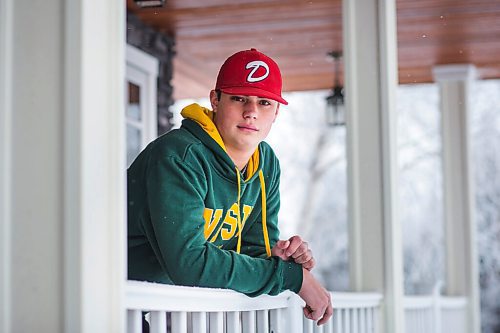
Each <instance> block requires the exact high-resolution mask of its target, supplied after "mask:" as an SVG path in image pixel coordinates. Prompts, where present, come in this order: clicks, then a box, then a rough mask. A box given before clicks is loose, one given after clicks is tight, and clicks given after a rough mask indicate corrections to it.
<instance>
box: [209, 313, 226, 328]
mask: <svg viewBox="0 0 500 333" xmlns="http://www.w3.org/2000/svg"><path fill="white" fill-rule="evenodd" d="M209 318H210V319H209V322H210V330H209V332H210V333H224V316H223V313H222V312H211V313H210V314H209Z"/></svg>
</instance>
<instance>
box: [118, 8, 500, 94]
mask: <svg viewBox="0 0 500 333" xmlns="http://www.w3.org/2000/svg"><path fill="white" fill-rule="evenodd" d="M126 1H127V9H128V10H129V11H130V12H132V13H135V14H136V15H137V16H138V17H139V18H140V19H141V20H142V21H143V22H145V23H146V24H148V25H150V26H152V27H153V28H154V29H156V30H158V31H160V32H162V33H165V34H169V35H172V36H175V40H176V53H177V55H176V59H177V60H176V62H175V64H178V65H176V66H175V68H174V87H175V91H174V98H175V99H180V98H187V97H205V96H206V95H207V92H208V91H209V90H210V89H211V88H212V86H213V84H214V83H213V81H215V77H216V75H217V71H218V69H219V67H220V65H221V63H222V61H224V59H226V58H227V56H228V55H229V54H232V53H234V52H236V51H239V50H241V49H247V48H250V47H255V48H257V49H259V50H261V51H263V52H265V53H266V54H269V55H270V56H272V57H276V58H277V60H278V62H279V64H280V67H281V69H282V72H283V74H284V78H283V81H284V89H285V90H286V91H301V90H316V89H330V88H331V86H332V83H333V79H334V78H333V64H332V62H331V61H329V59H328V58H327V57H326V53H327V52H329V51H332V50H339V49H341V45H342V18H341V10H342V8H341V0H314V1H309V0H288V1H278V0H211V1H202V0H182V1H181V0H167V1H166V4H165V6H164V7H163V8H145V9H140V8H138V7H137V6H136V5H135V3H134V1H133V0H126ZM396 11H397V28H398V36H397V40H398V61H399V65H398V67H399V83H401V84H411V83H424V82H433V78H432V74H431V68H432V67H433V66H435V65H437V64H445V63H471V64H474V65H475V66H476V67H477V68H478V72H479V74H480V75H481V78H485V79H491V78H500V62H499V61H498V59H499V58H500V1H495V0H476V1H468V0H454V1H450V0H423V1H413V0H411V1H410V0H398V1H397V8H396ZM178 60H180V61H178ZM189 76H194V77H189ZM342 76H343V75H342V74H341V77H342ZM178 84H179V85H178ZM198 95H199V96H198Z"/></svg>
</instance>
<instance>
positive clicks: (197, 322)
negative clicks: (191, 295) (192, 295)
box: [191, 312, 207, 333]
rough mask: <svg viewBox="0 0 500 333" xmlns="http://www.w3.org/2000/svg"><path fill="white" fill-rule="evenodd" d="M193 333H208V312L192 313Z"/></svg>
mask: <svg viewBox="0 0 500 333" xmlns="http://www.w3.org/2000/svg"><path fill="white" fill-rule="evenodd" d="M191 318H192V323H193V333H207V313H206V312H193V313H192V316H191Z"/></svg>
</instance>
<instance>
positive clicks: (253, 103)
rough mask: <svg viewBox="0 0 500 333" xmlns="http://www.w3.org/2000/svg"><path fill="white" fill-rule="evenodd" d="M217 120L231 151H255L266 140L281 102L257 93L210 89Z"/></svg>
mask: <svg viewBox="0 0 500 333" xmlns="http://www.w3.org/2000/svg"><path fill="white" fill-rule="evenodd" d="M210 102H211V103H212V108H213V110H214V112H215V117H214V123H215V126H216V127H217V129H218V130H219V133H220V135H221V137H222V140H223V141H224V145H225V146H226V149H228V151H243V152H248V153H252V152H253V151H255V149H256V148H257V146H258V144H259V143H260V142H261V141H263V140H264V139H265V138H266V137H267V134H268V133H269V131H270V130H271V127H272V125H273V122H274V120H275V119H276V117H277V116H278V110H279V103H278V102H276V101H274V100H272V99H269V98H261V97H256V96H242V95H228V94H225V93H222V94H221V98H220V100H217V94H216V92H215V91H213V90H212V91H211V92H210Z"/></svg>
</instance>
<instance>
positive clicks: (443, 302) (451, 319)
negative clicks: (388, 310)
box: [404, 284, 467, 333]
mask: <svg viewBox="0 0 500 333" xmlns="http://www.w3.org/2000/svg"><path fill="white" fill-rule="evenodd" d="M440 289H441V284H438V285H437V286H436V287H435V288H434V291H433V293H432V295H431V296H405V298H404V307H405V327H406V331H405V332H406V333H421V332H426V333H447V332H453V333H466V332H467V319H466V318H467V299H466V298H465V297H449V296H441V294H440Z"/></svg>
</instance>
